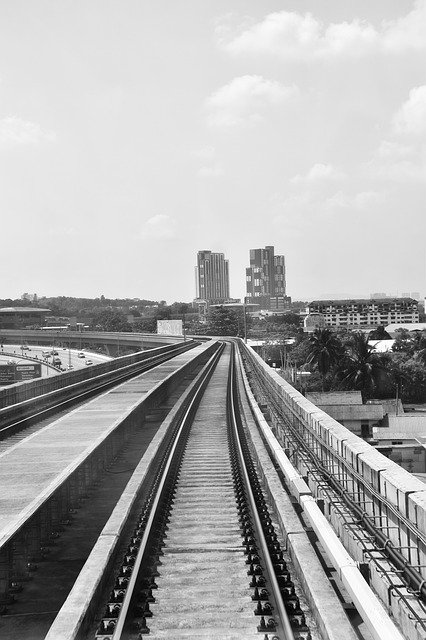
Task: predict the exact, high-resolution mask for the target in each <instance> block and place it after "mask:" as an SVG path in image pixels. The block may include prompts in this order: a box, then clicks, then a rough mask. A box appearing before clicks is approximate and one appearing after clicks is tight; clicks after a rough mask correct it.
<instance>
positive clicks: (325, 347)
mask: <svg viewBox="0 0 426 640" xmlns="http://www.w3.org/2000/svg"><path fill="white" fill-rule="evenodd" d="M342 355H343V347H342V343H341V342H340V340H339V338H338V337H337V336H336V334H335V333H333V332H332V331H330V329H315V331H314V332H313V334H312V335H311V336H310V337H309V351H308V358H307V362H308V364H311V365H312V364H313V365H315V366H316V368H317V369H318V371H319V373H320V375H321V380H322V388H323V390H324V380H325V377H326V376H327V374H328V373H329V372H330V371H331V370H332V369H333V367H334V366H335V365H336V364H337V362H338V361H339V359H340V358H341V357H342Z"/></svg>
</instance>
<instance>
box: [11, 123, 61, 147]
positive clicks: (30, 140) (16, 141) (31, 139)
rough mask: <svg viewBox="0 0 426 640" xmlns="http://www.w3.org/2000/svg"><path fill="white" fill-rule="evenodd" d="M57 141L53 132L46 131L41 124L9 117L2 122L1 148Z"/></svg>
mask: <svg viewBox="0 0 426 640" xmlns="http://www.w3.org/2000/svg"><path fill="white" fill-rule="evenodd" d="M55 139H56V136H55V134H54V133H53V132H52V131H44V130H43V129H42V128H41V127H40V125H39V124H37V123H35V122H29V121H28V120H21V118H17V117H16V116H9V117H6V118H2V119H1V120H0V146H2V147H20V146H25V145H30V146H31V145H37V144H39V143H40V142H43V141H49V142H52V141H54V140H55Z"/></svg>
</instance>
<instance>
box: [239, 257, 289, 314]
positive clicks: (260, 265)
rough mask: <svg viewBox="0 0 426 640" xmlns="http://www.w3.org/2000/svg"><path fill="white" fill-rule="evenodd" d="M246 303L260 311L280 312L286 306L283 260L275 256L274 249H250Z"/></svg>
mask: <svg viewBox="0 0 426 640" xmlns="http://www.w3.org/2000/svg"><path fill="white" fill-rule="evenodd" d="M246 289H247V295H246V302H248V303H256V304H259V305H260V308H261V309H274V310H280V309H284V308H285V304H286V300H287V297H286V281H285V258H284V256H276V255H275V253H274V247H272V246H266V247H265V248H264V249H250V266H249V267H248V268H247V269H246Z"/></svg>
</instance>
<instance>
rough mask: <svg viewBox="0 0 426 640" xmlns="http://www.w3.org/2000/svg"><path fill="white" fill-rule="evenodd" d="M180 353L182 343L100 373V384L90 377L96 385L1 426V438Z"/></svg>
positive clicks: (60, 390) (33, 399)
mask: <svg viewBox="0 0 426 640" xmlns="http://www.w3.org/2000/svg"><path fill="white" fill-rule="evenodd" d="M176 351H177V354H176ZM180 353H182V346H181V345H179V347H178V348H176V349H173V351H172V352H171V353H167V354H159V355H156V356H152V357H151V358H146V359H145V360H142V361H141V362H135V363H133V364H130V365H129V364H126V365H125V366H124V367H122V368H121V369H120V368H119V369H114V370H113V371H109V372H108V373H103V374H100V375H99V376H98V377H99V378H103V379H102V380H100V381H99V383H98V384H96V377H91V378H88V381H94V382H95V385H94V386H93V387H92V388H91V389H88V390H86V391H80V390H79V389H74V391H75V393H73V394H72V395H71V396H70V397H69V398H66V399H65V400H61V401H60V402H57V403H56V404H53V405H51V406H49V407H46V408H45V409H41V410H40V411H35V412H34V413H31V414H29V415H27V416H25V417H24V418H21V419H19V420H17V421H16V422H12V423H11V424H8V425H6V426H4V427H0V440H4V439H6V438H7V437H8V436H9V434H13V433H15V432H16V431H19V427H20V425H22V428H24V426H25V423H29V422H32V421H34V420H37V419H39V420H42V419H43V416H47V415H49V414H50V413H55V412H57V411H60V410H61V407H66V406H67V405H69V404H72V403H74V402H78V401H79V400H83V399H84V398H86V397H88V396H91V395H96V394H97V393H100V392H101V391H102V390H103V389H105V388H108V387H111V386H113V385H115V384H120V383H121V382H123V381H124V380H127V379H129V378H133V377H134V376H137V375H140V374H141V373H144V372H145V371H150V370H151V369H153V368H154V367H156V366H158V365H159V364H163V363H164V362H167V361H168V360H170V359H171V358H173V357H175V356H176V355H179V354H180ZM94 366H96V365H94ZM130 367H131V368H132V370H131V371H129V370H127V371H125V369H129V368H130ZM120 372H121V373H120ZM105 377H108V378H109V379H108V380H105ZM84 382H85V381H84V380H79V381H78V382H75V383H71V384H70V385H68V386H66V387H61V388H59V389H55V390H54V391H50V392H49V393H52V394H54V393H58V394H59V393H61V392H63V393H66V390H70V391H72V390H73V389H72V388H73V387H74V386H75V387H77V386H80V385H83V384H84ZM46 395H48V394H46ZM42 397H43V396H36V397H35V398H30V399H29V400H28V401H25V400H24V401H23V402H32V401H34V402H36V401H37V400H40V399H41V398H42ZM14 406H16V405H10V406H8V407H4V409H5V410H6V411H7V410H13V407H14Z"/></svg>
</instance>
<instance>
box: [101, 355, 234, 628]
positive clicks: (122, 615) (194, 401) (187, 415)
mask: <svg viewBox="0 0 426 640" xmlns="http://www.w3.org/2000/svg"><path fill="white" fill-rule="evenodd" d="M224 347H225V345H224V344H222V345H221V347H220V348H219V349H218V350H217V351H216V353H215V354H214V355H213V356H212V357H211V358H210V360H209V362H208V364H207V367H206V369H205V370H204V372H203V374H202V378H201V380H200V381H199V384H198V386H197V387H196V388H195V389H194V392H193V395H192V397H191V399H190V402H189V405H188V407H187V409H186V410H185V412H184V414H183V416H182V417H181V419H180V424H179V427H178V431H177V433H176V435H175V439H174V442H173V445H172V447H171V450H170V452H169V456H168V460H167V462H166V464H165V466H164V468H163V471H162V475H161V480H160V482H159V484H158V488H157V492H156V495H155V498H154V500H153V503H152V506H151V509H150V513H149V517H148V521H147V523H146V526H145V530H144V533H143V536H142V540H141V543H140V546H139V549H138V553H137V555H136V558H135V563H134V565H133V570H132V573H131V576H130V579H129V582H128V585H127V589H126V594H125V596H124V599H123V602H122V605H121V607H120V612H119V615H118V618H117V623H116V625H115V628H114V632H113V635H112V640H120V638H121V636H122V633H123V629H124V625H125V622H126V619H127V614H128V611H129V607H130V603H131V600H132V597H133V593H134V589H135V586H136V583H137V579H138V573H139V569H140V567H141V564H142V561H143V558H144V555H145V551H146V548H147V545H148V540H149V538H150V535H151V530H152V526H153V523H154V519H155V516H156V512H157V510H158V506H159V504H160V501H161V497H162V493H163V489H164V486H165V484H166V481H167V476H168V472H169V470H170V467H171V465H172V462H173V457H174V454H175V452H176V449H177V447H178V444H179V440H180V438H181V436H182V433H183V432H184V430H185V429H186V428H188V426H189V424H190V421H192V417H193V415H194V413H195V411H196V409H197V407H198V405H199V403H200V400H201V397H202V395H203V393H204V390H205V387H206V385H207V383H208V381H209V379H210V377H211V375H212V374H213V371H214V369H215V367H216V365H217V362H218V360H219V358H220V356H221V355H222V352H223V349H224Z"/></svg>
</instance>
